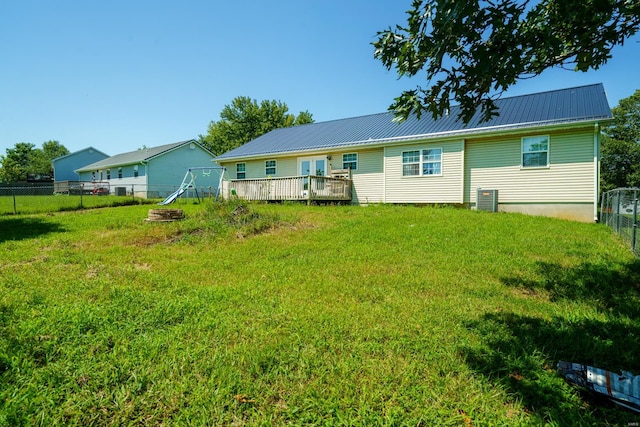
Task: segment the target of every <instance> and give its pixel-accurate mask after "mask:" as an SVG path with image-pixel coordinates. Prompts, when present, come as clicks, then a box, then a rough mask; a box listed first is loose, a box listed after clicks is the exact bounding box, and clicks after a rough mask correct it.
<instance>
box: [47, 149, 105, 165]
mask: <svg viewBox="0 0 640 427" xmlns="http://www.w3.org/2000/svg"><path fill="white" fill-rule="evenodd" d="M85 151H95V152H96V153H100V154H102V155H103V156H106V157H109V155H108V154H105V153H103V152H102V151H100V150H98V149H95V148H93V147H87V148H83V149H82V150H78V151H74V152H73V153H69V154H65V155H64V156H60V157H56V158H55V159H52V160H51V161H52V162H57V161H58V160H61V159H64V158H65V157H71V156H75V155H76V154H79V153H83V152H85Z"/></svg>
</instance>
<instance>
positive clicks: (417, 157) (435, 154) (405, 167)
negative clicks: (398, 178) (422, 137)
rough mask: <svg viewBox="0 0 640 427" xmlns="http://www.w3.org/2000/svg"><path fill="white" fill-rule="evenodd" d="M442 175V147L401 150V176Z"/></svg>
mask: <svg viewBox="0 0 640 427" xmlns="http://www.w3.org/2000/svg"><path fill="white" fill-rule="evenodd" d="M433 175H442V148H428V149H423V150H412V151H403V152H402V176H433Z"/></svg>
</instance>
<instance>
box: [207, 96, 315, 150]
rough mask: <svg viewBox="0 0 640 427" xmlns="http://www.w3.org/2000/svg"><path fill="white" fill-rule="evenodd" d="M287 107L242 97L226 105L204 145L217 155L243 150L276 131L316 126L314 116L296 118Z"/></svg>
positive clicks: (281, 104) (280, 103) (212, 124)
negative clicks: (264, 135)
mask: <svg viewBox="0 0 640 427" xmlns="http://www.w3.org/2000/svg"><path fill="white" fill-rule="evenodd" d="M288 111H289V107H287V104H285V103H282V102H280V101H273V100H272V101H266V100H265V101H262V102H260V104H258V102H257V101H256V100H255V99H251V98H249V97H245V96H239V97H237V98H235V99H233V101H231V105H225V106H224V108H223V109H222V112H221V113H220V120H219V121H217V122H214V121H212V122H210V123H209V127H208V130H207V135H204V136H203V135H200V137H199V139H200V142H201V143H202V144H203V145H204V146H206V147H207V148H208V149H209V150H210V151H211V152H212V153H214V154H215V155H220V154H222V153H224V152H226V151H229V150H231V149H234V148H236V147H239V146H240V145H242V144H244V143H246V142H249V141H251V140H252V139H255V138H257V137H259V136H260V135H263V134H265V133H267V132H270V131H272V130H273V129H278V128H283V127H290V126H297V125H301V124H305V123H313V116H312V114H311V113H309V112H308V111H302V112H301V113H300V114H298V116H297V117H296V116H295V115H293V114H290V113H289V112H288Z"/></svg>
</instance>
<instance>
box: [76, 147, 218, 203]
mask: <svg viewBox="0 0 640 427" xmlns="http://www.w3.org/2000/svg"><path fill="white" fill-rule="evenodd" d="M213 158H214V155H213V153H211V152H210V151H209V150H207V149H206V148H204V147H203V146H202V145H200V143H198V142H197V141H196V140H193V139H190V140H187V141H181V142H176V143H173V144H167V145H161V146H158V147H150V148H144V149H140V150H136V151H130V152H128V153H122V154H117V155H115V156H112V157H109V158H107V159H103V160H100V161H98V162H95V163H91V164H87V165H84V166H82V167H80V168H78V169H76V172H77V173H78V175H79V176H80V180H81V181H83V182H91V183H94V186H95V187H96V188H98V187H99V188H100V189H101V190H106V191H108V192H110V193H112V194H124V193H126V194H131V192H133V193H134V194H135V195H136V196H138V197H166V196H167V195H169V194H170V193H172V192H173V191H175V190H176V188H178V187H179V186H180V184H181V183H182V180H183V178H184V176H185V173H186V172H187V169H189V168H193V167H210V166H214V164H213V163H212V160H213ZM203 175H205V174H203ZM206 180H207V177H206V175H205V176H202V177H201V180H200V182H199V183H196V184H197V185H204V186H210V185H213V186H215V187H216V188H217V185H218V183H217V181H215V182H214V181H213V180H212V183H213V184H211V183H208V182H207V181H206Z"/></svg>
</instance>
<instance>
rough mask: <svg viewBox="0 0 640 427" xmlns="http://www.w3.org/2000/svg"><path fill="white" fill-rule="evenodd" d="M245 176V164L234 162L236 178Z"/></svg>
mask: <svg viewBox="0 0 640 427" xmlns="http://www.w3.org/2000/svg"><path fill="white" fill-rule="evenodd" d="M246 177H247V164H246V163H236V179H245V178H246Z"/></svg>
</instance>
